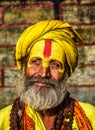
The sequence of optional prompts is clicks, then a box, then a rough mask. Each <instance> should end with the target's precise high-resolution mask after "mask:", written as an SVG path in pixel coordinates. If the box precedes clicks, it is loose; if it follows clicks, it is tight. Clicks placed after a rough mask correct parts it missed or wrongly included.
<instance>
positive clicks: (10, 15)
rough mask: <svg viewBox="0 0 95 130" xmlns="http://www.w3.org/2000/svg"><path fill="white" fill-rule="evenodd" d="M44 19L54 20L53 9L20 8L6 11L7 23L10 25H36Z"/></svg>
mask: <svg viewBox="0 0 95 130" xmlns="http://www.w3.org/2000/svg"><path fill="white" fill-rule="evenodd" d="M34 14H35V15H34ZM44 19H54V13H53V9H52V8H48V7H45V6H44V7H43V6H40V5H38V6H36V5H34V6H33V7H31V6H30V7H26V8H25V7H22V6H20V7H19V8H11V9H10V8H8V9H6V10H5V22H6V23H8V24H14V23H31V24H32V23H35V22H38V21H40V20H44Z"/></svg>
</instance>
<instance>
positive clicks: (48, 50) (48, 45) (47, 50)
mask: <svg viewBox="0 0 95 130" xmlns="http://www.w3.org/2000/svg"><path fill="white" fill-rule="evenodd" d="M43 55H44V57H45V58H48V57H49V56H50V55H51V40H50V39H49V40H45V47H44V51H43Z"/></svg>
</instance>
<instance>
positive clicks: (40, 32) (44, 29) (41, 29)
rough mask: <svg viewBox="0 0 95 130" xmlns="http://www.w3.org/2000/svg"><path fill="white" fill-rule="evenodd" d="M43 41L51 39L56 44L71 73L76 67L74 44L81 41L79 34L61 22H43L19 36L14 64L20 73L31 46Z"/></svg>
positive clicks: (76, 54) (75, 48) (32, 26)
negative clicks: (58, 45) (63, 54)
mask: <svg viewBox="0 0 95 130" xmlns="http://www.w3.org/2000/svg"><path fill="white" fill-rule="evenodd" d="M43 39H52V40H54V41H55V42H58V43H59V44H60V45H61V46H62V48H63V50H64V52H65V55H66V59H67V63H68V65H69V67H70V72H71V73H72V72H73V71H74V69H75V67H76V66H77V57H78V52H77V47H76V42H79V41H82V38H81V37H80V36H79V34H78V33H77V32H76V31H75V30H74V29H72V27H71V25H69V24H68V23H64V22H63V21H61V20H45V21H41V22H38V23H36V24H34V25H31V26H29V27H28V28H27V29H26V30H25V31H24V32H23V33H22V35H21V36H20V38H19V39H18V42H17V45H16V62H17V66H18V69H19V70H20V71H22V67H23V60H25V59H26V58H27V56H28V55H29V53H30V51H31V48H32V46H33V45H34V44H35V43H36V42H38V41H40V40H43Z"/></svg>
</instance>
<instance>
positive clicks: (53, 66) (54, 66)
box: [50, 62, 62, 69]
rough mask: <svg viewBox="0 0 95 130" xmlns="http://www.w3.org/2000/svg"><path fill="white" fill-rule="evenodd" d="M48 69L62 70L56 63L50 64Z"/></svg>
mask: <svg viewBox="0 0 95 130" xmlns="http://www.w3.org/2000/svg"><path fill="white" fill-rule="evenodd" d="M50 67H51V68H52V69H53V68H54V69H62V65H61V64H60V63H56V62H54V63H51V64H50Z"/></svg>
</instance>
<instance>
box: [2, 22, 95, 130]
mask: <svg viewBox="0 0 95 130" xmlns="http://www.w3.org/2000/svg"><path fill="white" fill-rule="evenodd" d="M81 40H82V39H81V37H80V36H79V34H78V33H77V32H76V31H75V30H74V29H72V27H71V26H70V25H69V24H68V23H64V22H63V21H60V20H45V21H41V22H39V23H36V24H34V25H32V26H30V27H28V28H27V29H26V30H25V31H24V32H23V34H22V35H21V37H20V38H19V40H18V42H17V45H16V61H17V66H18V69H19V70H20V72H21V73H22V78H21V79H20V85H18V86H17V88H18V91H19V98H17V99H16V100H15V101H14V103H13V104H12V105H10V106H8V107H6V108H4V109H2V110H1V111H0V130H95V107H94V106H93V105H91V104H86V103H82V102H78V101H76V100H75V99H73V98H70V94H69V92H68V91H67V89H66V87H65V82H66V80H67V79H68V77H70V76H71V74H72V73H73V72H74V70H75V68H76V66H77V60H78V51H77V47H76V43H77V42H79V41H81Z"/></svg>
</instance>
